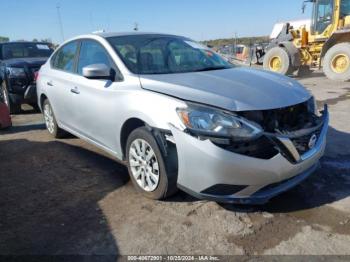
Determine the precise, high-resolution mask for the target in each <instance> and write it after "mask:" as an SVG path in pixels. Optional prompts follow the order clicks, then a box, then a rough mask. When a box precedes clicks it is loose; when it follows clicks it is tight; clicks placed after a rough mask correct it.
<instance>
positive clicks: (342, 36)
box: [320, 29, 350, 66]
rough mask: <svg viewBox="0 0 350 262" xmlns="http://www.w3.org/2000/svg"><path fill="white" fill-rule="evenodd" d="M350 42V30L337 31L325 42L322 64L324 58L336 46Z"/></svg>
mask: <svg viewBox="0 0 350 262" xmlns="http://www.w3.org/2000/svg"><path fill="white" fill-rule="evenodd" d="M345 42H350V29H342V30H338V31H335V32H334V33H333V34H332V36H331V37H330V38H329V39H328V40H327V41H326V42H325V44H324V45H323V48H322V52H321V63H322V58H323V57H324V56H325V55H326V53H327V51H328V50H329V49H330V48H331V47H333V46H334V45H336V44H339V43H345ZM321 63H320V66H321Z"/></svg>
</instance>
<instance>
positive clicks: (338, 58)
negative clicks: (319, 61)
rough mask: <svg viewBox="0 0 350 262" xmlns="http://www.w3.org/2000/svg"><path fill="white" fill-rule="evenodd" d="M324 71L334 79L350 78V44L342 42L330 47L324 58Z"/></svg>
mask: <svg viewBox="0 0 350 262" xmlns="http://www.w3.org/2000/svg"><path fill="white" fill-rule="evenodd" d="M323 72H324V73H325V75H326V76H327V77H328V78H329V79H332V80H338V81H349V80H350V44H349V43H341V44H337V45H335V46H333V47H332V48H330V49H329V50H328V51H327V53H326V55H325V57H324V59H323Z"/></svg>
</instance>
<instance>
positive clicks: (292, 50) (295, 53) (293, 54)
mask: <svg viewBox="0 0 350 262" xmlns="http://www.w3.org/2000/svg"><path fill="white" fill-rule="evenodd" d="M278 46H279V47H284V48H285V49H286V50H287V52H288V54H289V56H290V59H291V62H292V65H293V66H294V67H299V66H300V59H301V57H300V52H299V50H298V49H297V48H296V47H295V46H294V44H293V42H281V43H279V44H278Z"/></svg>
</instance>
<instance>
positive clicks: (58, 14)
mask: <svg viewBox="0 0 350 262" xmlns="http://www.w3.org/2000/svg"><path fill="white" fill-rule="evenodd" d="M60 8H61V6H60V4H59V3H57V4H56V9H57V16H58V23H59V24H60V30H61V37H62V41H64V33H63V24H62V19H61V12H60Z"/></svg>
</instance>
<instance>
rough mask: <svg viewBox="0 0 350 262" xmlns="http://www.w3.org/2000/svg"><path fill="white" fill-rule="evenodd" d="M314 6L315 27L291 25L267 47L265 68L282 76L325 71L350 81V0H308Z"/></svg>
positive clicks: (313, 20) (332, 77)
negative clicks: (312, 70)
mask: <svg viewBox="0 0 350 262" xmlns="http://www.w3.org/2000/svg"><path fill="white" fill-rule="evenodd" d="M307 3H311V4H312V5H313V15H312V19H311V20H312V21H311V26H309V27H308V26H305V25H304V26H301V27H299V28H294V27H293V26H291V25H290V24H289V23H286V24H285V25H284V26H283V29H282V31H281V32H280V34H279V35H278V36H277V37H276V38H274V39H273V40H271V42H270V44H269V45H268V47H267V48H266V54H265V55H264V58H263V66H264V68H265V69H267V70H271V71H274V72H278V73H281V74H291V73H293V72H295V71H297V70H298V71H299V73H301V72H305V71H308V70H309V69H310V68H315V67H316V68H323V71H324V73H325V75H326V76H327V77H328V78H330V79H332V80H340V81H348V80H350V0H307V1H304V3H303V11H304V10H305V7H306V5H307Z"/></svg>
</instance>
